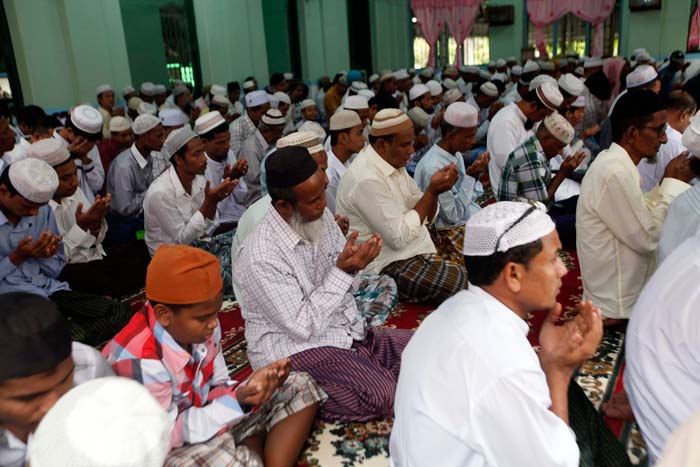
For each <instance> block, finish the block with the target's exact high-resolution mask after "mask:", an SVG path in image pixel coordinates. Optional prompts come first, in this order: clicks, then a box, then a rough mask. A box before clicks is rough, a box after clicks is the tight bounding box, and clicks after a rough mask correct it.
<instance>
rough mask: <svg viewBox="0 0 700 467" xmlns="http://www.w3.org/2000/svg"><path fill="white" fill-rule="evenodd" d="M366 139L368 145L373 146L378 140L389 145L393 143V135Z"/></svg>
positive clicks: (370, 136) (371, 136)
mask: <svg viewBox="0 0 700 467" xmlns="http://www.w3.org/2000/svg"><path fill="white" fill-rule="evenodd" d="M368 138H369V144H374V143H376V142H377V141H379V140H380V139H383V140H384V141H386V142H387V143H389V144H393V142H394V135H393V134H392V135H384V136H373V135H369V137H368Z"/></svg>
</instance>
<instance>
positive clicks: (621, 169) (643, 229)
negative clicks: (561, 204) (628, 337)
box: [576, 143, 690, 318]
mask: <svg viewBox="0 0 700 467" xmlns="http://www.w3.org/2000/svg"><path fill="white" fill-rule="evenodd" d="M689 187H690V185H688V184H687V183H684V182H681V181H680V180H676V179H672V178H665V179H663V180H662V182H661V184H660V185H659V186H658V187H657V188H655V189H654V190H652V191H650V192H649V193H642V188H641V180H640V177H639V172H638V171H637V167H636V166H635V165H634V163H633V162H632V159H631V158H630V156H629V154H628V153H627V151H625V150H624V149H623V148H622V147H621V146H619V145H618V144H616V143H613V144H612V146H610V149H608V150H606V151H603V152H601V153H600V154H599V155H598V157H597V158H596V160H595V161H594V162H593V163H592V164H591V166H590V168H589V169H588V172H587V173H586V176H585V177H584V178H583V181H582V183H581V195H580V196H579V200H578V205H577V207H576V250H577V252H578V257H579V262H580V264H581V278H582V280H583V296H584V299H590V300H592V301H593V304H594V305H595V306H597V307H600V309H601V310H602V311H603V315H604V316H605V317H607V318H629V316H630V313H631V312H632V308H633V307H634V303H635V302H636V301H637V297H638V296H639V293H640V292H641V290H642V287H644V284H645V283H646V281H647V280H648V279H649V277H650V276H651V275H652V273H653V272H654V269H655V267H656V260H655V255H656V247H657V245H658V243H659V238H660V237H661V231H662V227H663V224H664V219H665V218H666V213H667V212H668V207H669V204H671V201H673V199H674V198H675V197H676V196H678V195H680V194H681V193H683V192H684V191H685V190H686V189H688V188H689Z"/></svg>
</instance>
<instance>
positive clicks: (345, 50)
mask: <svg viewBox="0 0 700 467" xmlns="http://www.w3.org/2000/svg"><path fill="white" fill-rule="evenodd" d="M297 14H298V16H299V49H300V56H301V73H302V78H303V79H305V80H316V79H318V78H319V77H320V76H322V75H329V76H332V75H334V74H335V73H337V72H338V71H340V70H347V69H348V68H349V67H350V45H349V40H348V12H347V3H346V0H297Z"/></svg>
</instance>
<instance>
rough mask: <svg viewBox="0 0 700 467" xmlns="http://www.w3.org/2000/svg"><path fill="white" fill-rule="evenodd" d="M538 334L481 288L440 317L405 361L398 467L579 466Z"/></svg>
mask: <svg viewBox="0 0 700 467" xmlns="http://www.w3.org/2000/svg"><path fill="white" fill-rule="evenodd" d="M528 330H529V328H528V325H527V323H526V322H525V321H524V320H522V319H521V318H520V317H519V316H518V315H516V314H515V312H513V311H512V310H510V309H509V308H507V307H506V306H505V305H503V304H502V303H501V302H500V301H498V300H496V299H495V298H494V297H493V296H491V295H489V294H488V293H487V292H485V291H484V290H482V289H481V288H479V287H476V286H474V285H471V284H470V285H469V288H468V290H463V291H460V292H459V293H457V294H456V295H455V296H453V297H451V298H449V299H447V300H446V301H445V302H444V303H443V304H442V305H440V307H439V308H438V309H437V310H436V311H434V312H433V313H431V314H430V315H429V316H428V317H427V318H426V319H425V320H424V321H423V322H422V323H421V325H420V327H419V328H418V330H417V331H416V332H415V334H414V335H413V337H412V338H411V341H410V342H409V343H408V345H407V346H406V348H405V349H404V351H403V354H402V357H401V373H400V375H399V381H398V384H397V388H396V399H395V403H394V413H395V414H396V419H395V421H394V427H393V431H392V433H391V440H390V444H389V450H390V452H391V461H392V465H394V466H396V467H399V466H440V467H485V466H504V467H505V466H519V467H530V466H532V467H535V466H538V467H539V466H553V465H557V466H572V467H574V466H578V465H579V450H578V446H577V445H576V439H575V436H574V434H573V432H572V431H571V429H570V428H569V427H568V426H567V424H566V423H564V421H563V420H562V419H561V418H559V417H558V416H557V415H555V414H554V412H552V411H551V410H549V409H550V407H551V405H552V402H551V399H550V395H549V387H548V386H547V381H546V378H545V374H544V372H543V371H542V368H541V367H540V363H539V359H538V357H537V354H535V351H534V350H533V349H532V346H531V345H530V343H529V342H528V340H527V333H528Z"/></svg>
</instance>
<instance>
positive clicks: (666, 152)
mask: <svg viewBox="0 0 700 467" xmlns="http://www.w3.org/2000/svg"><path fill="white" fill-rule="evenodd" d="M666 137H667V138H668V141H667V142H666V143H664V144H662V145H661V147H660V148H659V152H658V154H657V155H656V162H654V163H653V164H651V163H649V161H648V160H647V159H642V160H641V161H639V164H637V170H639V175H640V176H641V177H642V191H644V192H645V193H646V192H647V191H651V190H653V189H654V188H655V187H656V185H658V184H659V182H660V181H661V179H662V178H664V172H665V171H666V166H667V165H668V164H669V162H671V161H672V160H673V159H675V158H676V157H677V156H678V155H680V154H681V153H682V152H683V151H685V150H686V148H685V146H683V133H681V132H680V131H678V130H675V129H673V128H671V125H668V126H666Z"/></svg>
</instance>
